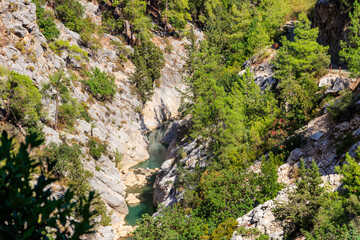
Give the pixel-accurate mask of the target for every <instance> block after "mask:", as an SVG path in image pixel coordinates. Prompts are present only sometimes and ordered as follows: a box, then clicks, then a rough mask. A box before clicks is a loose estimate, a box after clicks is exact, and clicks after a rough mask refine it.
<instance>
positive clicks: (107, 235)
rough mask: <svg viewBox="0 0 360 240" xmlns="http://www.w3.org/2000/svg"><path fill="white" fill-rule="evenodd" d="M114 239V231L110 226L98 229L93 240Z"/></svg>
mask: <svg viewBox="0 0 360 240" xmlns="http://www.w3.org/2000/svg"><path fill="white" fill-rule="evenodd" d="M114 238H115V231H114V229H113V228H112V227H111V226H106V227H103V226H101V227H99V228H98V229H97V231H96V234H95V238H93V239H94V240H95V239H96V240H113V239H114Z"/></svg>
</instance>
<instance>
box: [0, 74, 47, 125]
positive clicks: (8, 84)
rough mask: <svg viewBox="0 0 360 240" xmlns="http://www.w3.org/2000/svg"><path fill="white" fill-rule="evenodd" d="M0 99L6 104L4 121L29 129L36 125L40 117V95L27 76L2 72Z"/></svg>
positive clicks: (0, 77)
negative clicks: (10, 121)
mask: <svg viewBox="0 0 360 240" xmlns="http://www.w3.org/2000/svg"><path fill="white" fill-rule="evenodd" d="M0 98H1V99H2V100H3V101H6V102H7V104H6V106H4V108H5V110H6V115H5V119H4V121H7V120H12V121H14V122H17V123H20V124H22V125H25V126H27V127H29V128H33V127H36V126H37V125H38V122H37V121H38V120H40V117H41V116H42V112H41V109H42V104H41V101H40V99H41V94H40V92H39V90H38V89H37V88H36V86H35V85H34V82H33V81H32V80H31V79H30V78H29V77H28V76H25V75H21V74H19V73H17V72H13V71H10V72H8V71H4V72H3V73H2V76H0ZM3 104H4V102H3Z"/></svg>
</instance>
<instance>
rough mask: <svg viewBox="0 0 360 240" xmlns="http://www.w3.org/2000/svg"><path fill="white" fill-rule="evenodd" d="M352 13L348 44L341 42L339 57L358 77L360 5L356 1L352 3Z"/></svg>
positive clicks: (359, 67) (359, 70) (359, 72)
mask: <svg viewBox="0 0 360 240" xmlns="http://www.w3.org/2000/svg"><path fill="white" fill-rule="evenodd" d="M353 7H354V11H353V12H350V14H349V16H350V19H351V21H350V26H349V35H348V41H349V42H348V43H346V42H341V47H342V50H341V51H340V56H341V57H342V58H343V59H344V60H345V61H346V62H347V64H348V66H349V69H350V70H351V72H352V74H353V75H355V76H359V75H360V63H359V62H360V61H359V60H360V59H359V56H360V38H359V37H360V23H359V20H360V4H359V2H358V1H357V0H356V1H355V2H354V5H353Z"/></svg>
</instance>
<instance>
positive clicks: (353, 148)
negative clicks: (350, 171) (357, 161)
mask: <svg viewBox="0 0 360 240" xmlns="http://www.w3.org/2000/svg"><path fill="white" fill-rule="evenodd" d="M359 147H360V141H359V142H357V143H355V144H354V145H352V146H351V147H350V149H349V155H350V156H351V157H353V158H355V157H356V151H357V149H358V148H359Z"/></svg>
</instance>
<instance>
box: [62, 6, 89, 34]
mask: <svg viewBox="0 0 360 240" xmlns="http://www.w3.org/2000/svg"><path fill="white" fill-rule="evenodd" d="M55 5H56V7H55V13H56V17H57V18H58V19H60V20H61V21H62V22H63V23H64V24H65V26H66V27H68V28H69V29H70V30H72V31H75V32H78V33H79V32H80V31H81V30H82V29H83V27H84V26H83V22H82V19H83V16H84V13H85V11H84V8H83V6H82V5H81V4H80V3H79V2H78V1H77V0H55Z"/></svg>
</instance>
